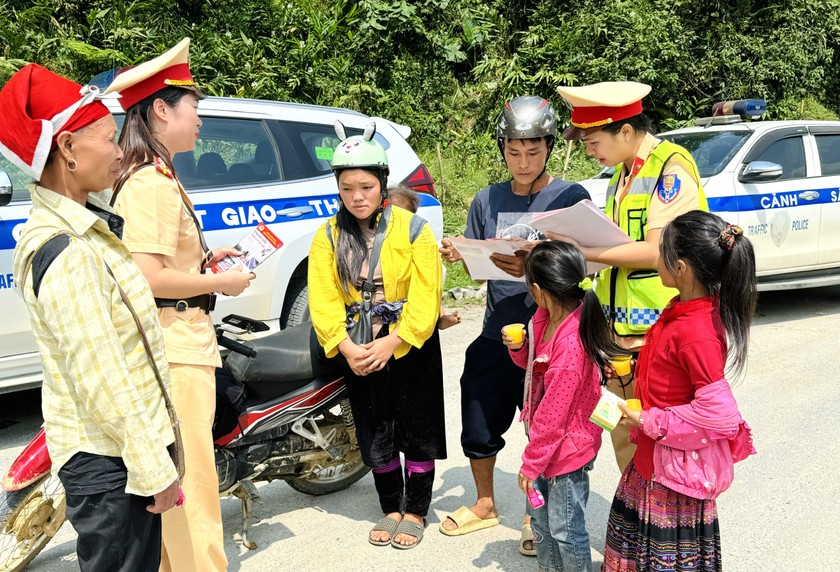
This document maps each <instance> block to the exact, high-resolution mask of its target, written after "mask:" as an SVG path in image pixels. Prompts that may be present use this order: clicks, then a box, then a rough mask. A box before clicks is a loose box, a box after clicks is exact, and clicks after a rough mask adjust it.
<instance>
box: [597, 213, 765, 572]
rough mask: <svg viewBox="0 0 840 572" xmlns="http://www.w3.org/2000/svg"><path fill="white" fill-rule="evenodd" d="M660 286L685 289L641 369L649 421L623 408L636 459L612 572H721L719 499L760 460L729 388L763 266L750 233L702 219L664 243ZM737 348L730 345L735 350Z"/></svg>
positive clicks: (620, 514) (608, 557)
mask: <svg viewBox="0 0 840 572" xmlns="http://www.w3.org/2000/svg"><path fill="white" fill-rule="evenodd" d="M659 275H660V277H661V279H662V283H663V284H664V285H665V286H669V287H672V288H677V289H678V290H679V296H677V297H676V298H674V299H673V300H671V302H670V303H669V304H668V306H667V307H666V308H665V310H663V312H662V315H661V316H660V318H659V320H658V321H657V322H656V324H654V326H653V327H652V328H651V329H650V330H649V331H648V333H647V336H646V338H645V345H644V348H643V349H642V352H641V354H640V355H639V361H638V363H637V364H636V397H637V398H639V399H640V400H641V402H642V409H643V410H642V411H641V412H638V411H630V410H628V409H626V408H622V409H623V410H624V413H625V418H624V419H623V420H622V421H621V423H623V424H625V425H627V426H629V427H631V428H632V429H633V431H632V434H631V436H632V435H635V437H636V439H637V444H638V446H637V448H636V453H635V455H634V457H633V461H632V462H631V463H630V465H628V467H627V469H626V470H625V471H624V475H623V476H622V477H621V481H620V482H619V485H618V490H617V491H616V493H615V498H614V499H613V503H612V508H611V510H610V519H609V523H608V525H607V541H606V547H605V550H604V567H603V570H604V571H620V572H642V571H654V570H655V571H657V572H660V571H661V572H668V571H677V570H694V571H705V572H712V571H719V570H722V564H721V550H720V529H719V527H718V519H717V506H716V504H715V500H714V499H715V498H716V497H717V496H718V495H719V494H720V493H721V492H723V491H724V490H725V489H726V488H727V487H728V486H729V484H730V483H731V482H732V478H733V464H734V463H735V462H737V461H740V460H742V459H744V458H746V457H747V456H749V455H750V454H752V453H755V450H754V449H753V447H752V438H751V436H750V430H749V427H748V426H747V424H746V423H745V422H744V420H743V419H742V418H741V415H740V413H739V412H738V407H737V404H736V403H735V399H734V397H733V395H732V391H731V390H730V388H729V383H728V382H727V381H726V379H725V377H724V369H725V368H726V362H727V358H729V360H730V364H731V366H732V370H733V372H734V374H735V375H737V374H738V373H739V372H740V371H741V370H742V369H743V367H744V365H745V363H746V358H747V346H748V341H749V327H750V320H751V318H752V315H753V311H754V309H755V303H756V285H755V256H754V254H753V248H752V244H750V241H749V240H748V239H747V238H746V237H745V236H744V235H743V233H742V231H741V229H740V228H739V227H737V226H735V225H730V224H727V223H726V222H724V221H723V220H722V219H721V218H720V217H718V216H717V215H714V214H710V213H706V212H700V211H691V212H688V213H686V214H684V215H681V216H679V217H677V218H676V219H674V220H673V221H672V222H671V223H670V224H669V225H668V226H666V227H665V230H664V231H663V233H662V241H661V243H660V256H659ZM727 341H728V344H727Z"/></svg>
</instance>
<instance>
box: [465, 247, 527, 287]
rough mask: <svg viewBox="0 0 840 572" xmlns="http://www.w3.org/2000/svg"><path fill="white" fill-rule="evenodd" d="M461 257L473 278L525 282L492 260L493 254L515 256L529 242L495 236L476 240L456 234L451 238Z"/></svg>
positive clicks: (522, 278)
mask: <svg viewBox="0 0 840 572" xmlns="http://www.w3.org/2000/svg"><path fill="white" fill-rule="evenodd" d="M450 240H451V241H452V246H454V247H455V248H456V249H457V250H458V252H459V253H460V254H461V257H462V258H463V259H464V264H465V265H466V267H467V271H468V272H469V273H470V277H471V278H472V279H473V280H511V281H513V282H524V281H525V278H524V277H521V278H516V277H514V276H511V275H510V274H508V273H507V272H505V271H504V270H502V269H501V268H499V267H498V266H496V265H495V264H493V261H492V260H490V255H491V254H506V255H508V256H515V255H516V253H517V252H519V251H521V250H523V249H524V248H525V247H526V246H527V244H528V242H527V241H525V240H522V239H516V238H513V239H506V238H495V239H490V240H474V239H472V238H464V237H463V236H455V237H452V238H450Z"/></svg>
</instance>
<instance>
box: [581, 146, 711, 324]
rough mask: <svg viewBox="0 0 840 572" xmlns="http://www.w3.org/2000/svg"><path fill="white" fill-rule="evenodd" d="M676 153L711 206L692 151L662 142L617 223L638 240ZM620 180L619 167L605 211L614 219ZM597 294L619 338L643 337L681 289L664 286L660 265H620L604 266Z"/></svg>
mask: <svg viewBox="0 0 840 572" xmlns="http://www.w3.org/2000/svg"><path fill="white" fill-rule="evenodd" d="M674 155H680V156H681V157H683V159H684V161H683V162H684V164H685V166H686V168H687V169H688V170H689V172H691V174H692V175H693V177H694V179H695V180H696V181H697V186H698V203H697V206H696V208H698V209H700V210H705V211H708V210H709V205H708V203H707V202H706V195H705V194H704V193H703V187H702V185H701V184H700V173H699V172H698V171H697V165H696V164H695V163H694V160H693V159H692V157H691V155H690V154H689V153H688V151H686V150H685V149H683V148H682V147H680V146H679V145H676V144H674V143H671V142H669V141H661V142H660V143H659V144H658V145H657V146H656V147H654V149H653V150H652V151H651V153H650V155H649V156H648V158H647V160H645V163H644V165H642V168H641V169H640V170H639V172H638V173H637V174H636V177H635V179H634V180H633V182H632V184H631V185H630V189H629V190H628V191H627V194H626V195H625V196H624V198H623V199H622V200H621V203H619V206H618V220H617V221H615V222H616V223H617V224H618V226H620V227H621V229H622V230H623V231H624V232H626V233H627V234H628V235H630V238H632V239H633V240H636V241H640V240H645V234H646V232H647V213H648V207H649V206H650V201H651V197H653V194H654V193H655V192H656V187H657V185H659V182H660V180H661V179H662V172H663V171H664V170H665V166H666V165H667V164H668V161H670V160H671V158H672V157H674ZM620 178H621V169H616V172H615V174H614V175H613V178H612V180H611V181H610V186H609V188H608V189H607V205H606V209H605V211H606V214H607V216H608V217H610V218H612V217H613V213H614V212H615V210H614V208H615V200H616V198H615V196H616V192H617V190H618V184H619V180H620ZM595 292H596V293H597V294H598V300H599V301H600V302H601V306H602V307H603V309H604V313H605V314H606V315H607V318H608V319H609V320H610V324H611V325H612V327H613V331H614V332H615V334H616V335H617V336H641V335H644V334H645V332H647V330H648V328H650V327H651V326H652V325H653V324H654V322H656V320H657V319H658V318H659V314H660V313H661V312H662V309H663V308H664V307H665V305H666V304H668V302H670V301H671V298H673V297H674V296H676V295H677V293H678V292H677V290H675V289H673V288H666V287H665V286H663V285H662V281H661V280H660V279H659V273H658V272H657V270H656V269H655V268H654V269H649V270H648V269H638V268H621V267H610V268H605V269H604V270H602V271H601V273H600V274H599V275H598V280H597V283H596V286H595Z"/></svg>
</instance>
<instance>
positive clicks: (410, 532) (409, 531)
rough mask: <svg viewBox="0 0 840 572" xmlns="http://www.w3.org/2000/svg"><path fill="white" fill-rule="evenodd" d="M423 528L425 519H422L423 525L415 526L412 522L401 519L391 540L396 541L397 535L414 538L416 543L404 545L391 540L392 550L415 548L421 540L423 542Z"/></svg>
mask: <svg viewBox="0 0 840 572" xmlns="http://www.w3.org/2000/svg"><path fill="white" fill-rule="evenodd" d="M425 528H426V519H425V518H424V519H423V524H422V525H420V524H417V523H416V522H414V521H413V520H408V519H405V518H404V519H402V522H400V524H399V526H397V530H396V532H395V533H394V535H393V536H392V538H394V539H396V538H397V535H398V534H405V535H406V536H411V537H412V538H416V539H417V542H415V543H414V544H408V545H406V544H400V543H399V542H396V540H392V541H391V546H393V547H394V548H399V549H400V550H408V549H410V548H414V547H415V546H417V545H418V544H420V541H421V540H423V532H424V530H425Z"/></svg>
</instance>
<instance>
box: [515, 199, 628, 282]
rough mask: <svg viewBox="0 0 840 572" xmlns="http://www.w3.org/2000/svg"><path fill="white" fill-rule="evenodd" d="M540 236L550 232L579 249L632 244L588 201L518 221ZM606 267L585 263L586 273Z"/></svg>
mask: <svg viewBox="0 0 840 572" xmlns="http://www.w3.org/2000/svg"><path fill="white" fill-rule="evenodd" d="M520 222H521V223H523V224H527V225H530V226H531V227H532V228H534V229H536V230H538V231H540V232H543V233H544V232H553V233H556V234H560V235H563V236H568V237H569V238H572V239H574V240H576V241H577V242H578V244H580V245H581V246H593V247H603V246H619V245H622V244H627V243H629V242H633V239H632V238H630V237H629V236H628V235H627V233H625V232H624V231H623V230H621V228H620V227H619V226H618V225H617V224H615V223H614V222H613V221H611V220H610V219H609V218H607V216H606V215H605V214H604V212H603V211H602V210H601V209H599V208H598V207H597V206H595V203H593V202H592V201H590V200H583V201H580V202H579V203H576V204H574V205H572V206H570V207H567V208H565V209H557V210H554V211H547V212H544V213H528V214H527V215H525V216H524V217H522V218H521V219H520ZM606 267H607V265H606V264H598V263H596V262H587V264H586V268H587V270H588V271H589V272H590V273H594V272H597V271H598V270H601V269H603V268H606Z"/></svg>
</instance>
